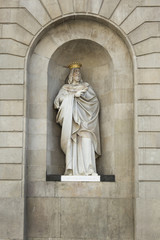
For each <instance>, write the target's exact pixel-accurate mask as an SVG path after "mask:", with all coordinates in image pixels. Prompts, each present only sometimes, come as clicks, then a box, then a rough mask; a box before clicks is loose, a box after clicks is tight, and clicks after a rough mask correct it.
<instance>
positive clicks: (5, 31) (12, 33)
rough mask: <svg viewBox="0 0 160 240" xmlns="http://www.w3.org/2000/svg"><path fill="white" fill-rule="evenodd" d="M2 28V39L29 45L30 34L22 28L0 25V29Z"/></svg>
mask: <svg viewBox="0 0 160 240" xmlns="http://www.w3.org/2000/svg"><path fill="white" fill-rule="evenodd" d="M1 26H3V28H2V31H1V32H2V33H1V36H2V38H12V39H15V40H17V41H19V42H22V43H25V44H29V43H30V41H31V39H32V37H33V36H32V34H31V33H29V32H28V31H27V30H25V29H24V28H22V27H21V26H19V25H17V24H16V23H14V24H3V25H2V24H0V27H1Z"/></svg>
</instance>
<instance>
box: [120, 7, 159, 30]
mask: <svg viewBox="0 0 160 240" xmlns="http://www.w3.org/2000/svg"><path fill="white" fill-rule="evenodd" d="M159 20H160V7H157V8H156V11H155V7H137V8H136V9H135V10H134V11H133V12H132V13H131V15H129V17H128V18H127V19H126V20H125V21H124V22H123V23H122V25H121V27H122V29H123V30H124V31H125V32H126V33H127V34H128V33H129V32H131V31H132V30H134V29H135V28H137V27H138V26H139V25H141V24H142V23H143V22H145V21H159Z"/></svg>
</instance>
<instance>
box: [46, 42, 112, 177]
mask: <svg viewBox="0 0 160 240" xmlns="http://www.w3.org/2000/svg"><path fill="white" fill-rule="evenodd" d="M73 61H78V62H81V63H82V68H81V71H82V79H83V81H85V82H88V83H89V84H90V85H91V86H92V87H93V89H94V91H95V92H96V94H97V96H98V99H99V101H100V106H101V110H100V133H101V143H102V155H101V157H99V158H98V159H97V171H98V173H99V174H107V170H106V168H107V162H108V161H112V159H111V158H112V157H113V156H112V154H111V153H108V152H107V151H106V149H105V143H106V137H107V136H110V137H111V138H113V137H114V134H113V132H112V131H113V127H114V126H113V125H114V122H113V119H112V118H113V114H111V112H113V109H112V110H111V108H112V106H113V103H114V102H113V101H114V98H113V96H112V97H111V95H112V93H113V83H114V71H113V63H112V59H111V57H110V55H109V54H108V52H107V51H106V50H105V49H104V48H103V47H102V46H100V45H99V44H97V43H95V42H93V41H91V40H86V39H77V40H72V41H68V42H67V43H65V44H63V45H62V46H61V47H59V48H58V49H57V50H56V51H55V53H54V54H53V55H52V57H51V59H50V63H49V67H48V99H47V101H48V108H47V119H48V125H47V146H48V147H47V174H60V175H62V174H64V168H65V156H64V154H63V152H62V150H61V148H60V135H61V127H60V126H59V125H57V123H56V121H55V119H56V113H57V111H56V110H54V109H53V102H54V99H55V97H56V95H57V93H58V91H59V90H60V88H61V86H62V85H63V84H65V80H67V77H68V74H69V69H68V68H66V66H68V65H69V64H70V63H72V62H73ZM106 113H108V114H107V116H106ZM112 142H113V139H112Z"/></svg>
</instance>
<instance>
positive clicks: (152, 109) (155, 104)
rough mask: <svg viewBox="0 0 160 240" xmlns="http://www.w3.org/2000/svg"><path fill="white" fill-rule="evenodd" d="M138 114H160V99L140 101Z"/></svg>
mask: <svg viewBox="0 0 160 240" xmlns="http://www.w3.org/2000/svg"><path fill="white" fill-rule="evenodd" d="M138 115H146V116H149V115H160V101H158V100H155V101H154V100H152V101H149V100H146V101H139V102H138Z"/></svg>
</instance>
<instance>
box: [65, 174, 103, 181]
mask: <svg viewBox="0 0 160 240" xmlns="http://www.w3.org/2000/svg"><path fill="white" fill-rule="evenodd" d="M100 181H101V180H100V176H98V175H97V176H66V175H62V176H61V182H100Z"/></svg>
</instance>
